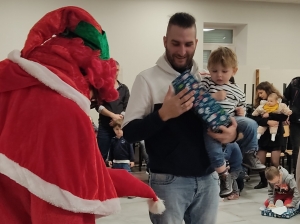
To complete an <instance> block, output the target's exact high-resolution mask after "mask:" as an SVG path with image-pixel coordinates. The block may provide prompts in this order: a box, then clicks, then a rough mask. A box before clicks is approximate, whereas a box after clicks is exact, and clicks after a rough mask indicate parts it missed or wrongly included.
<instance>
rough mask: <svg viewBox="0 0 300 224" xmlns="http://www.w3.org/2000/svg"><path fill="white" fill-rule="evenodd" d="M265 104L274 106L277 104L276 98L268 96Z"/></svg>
mask: <svg viewBox="0 0 300 224" xmlns="http://www.w3.org/2000/svg"><path fill="white" fill-rule="evenodd" d="M267 104H268V106H270V107H272V106H275V105H276V104H277V100H276V99H275V98H274V97H268V102H267Z"/></svg>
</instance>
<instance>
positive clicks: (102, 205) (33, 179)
mask: <svg viewBox="0 0 300 224" xmlns="http://www.w3.org/2000/svg"><path fill="white" fill-rule="evenodd" d="M0 173H2V174H4V175H5V176H7V177H9V178H10V179H12V180H14V181H16V182H17V183H18V184H20V185H21V186H23V187H25V188H27V189H28V191H30V192H31V193H32V194H34V195H36V196H37V197H39V198H41V199H43V200H44V201H47V202H48V203H50V204H52V205H54V206H56V207H60V208H63V209H65V210H68V211H72V212H76V213H89V214H96V215H100V216H107V215H110V214H113V213H115V212H117V211H119V210H120V201H119V198H114V199H109V200H106V201H100V200H87V199H82V198H79V197H77V196H75V195H73V194H71V193H70V192H68V191H66V190H63V189H61V188H59V187H58V186H56V185H54V184H51V183H48V182H46V181H44V180H43V179H41V178H40V177H39V176H37V175H35V174H34V173H32V172H30V171H29V170H28V169H26V168H24V167H21V166H20V165H19V164H17V163H16V162H14V161H12V160H11V159H9V158H7V157H6V156H5V155H4V154H2V153H0Z"/></svg>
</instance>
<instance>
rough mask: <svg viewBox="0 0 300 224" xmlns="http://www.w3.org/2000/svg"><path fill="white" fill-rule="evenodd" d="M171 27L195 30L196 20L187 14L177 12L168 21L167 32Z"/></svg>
mask: <svg viewBox="0 0 300 224" xmlns="http://www.w3.org/2000/svg"><path fill="white" fill-rule="evenodd" d="M172 25H174V26H179V27H181V28H191V27H195V29H196V19H195V18H194V17H193V16H192V15H190V14H188V13H185V12H177V13H175V14H174V15H173V16H171V18H170V19H169V23H168V30H169V28H170V26H172Z"/></svg>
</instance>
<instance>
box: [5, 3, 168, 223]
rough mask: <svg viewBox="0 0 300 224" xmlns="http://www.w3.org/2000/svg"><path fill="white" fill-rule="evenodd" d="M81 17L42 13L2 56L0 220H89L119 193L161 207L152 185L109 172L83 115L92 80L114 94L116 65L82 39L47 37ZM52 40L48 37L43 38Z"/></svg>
mask: <svg viewBox="0 0 300 224" xmlns="http://www.w3.org/2000/svg"><path fill="white" fill-rule="evenodd" d="M79 21H85V22H88V23H89V24H91V25H93V26H94V27H96V28H97V30H98V31H99V32H101V31H102V30H101V27H100V25H99V24H98V23H97V22H96V21H95V20H94V19H93V18H92V17H91V16H90V15H89V14H88V13H87V12H86V11H84V10H82V9H80V8H77V7H64V8H61V9H58V10H55V11H53V12H50V13H48V14H47V15H46V16H44V17H43V18H42V19H41V20H40V21H39V22H38V23H37V24H36V25H35V26H34V27H33V28H32V30H31V31H30V33H29V35H28V39H27V41H26V43H25V46H24V48H23V50H22V53H21V52H19V51H13V52H11V53H10V54H9V55H8V59H6V60H4V61H2V62H0V222H1V223H5V224H18V223H22V224H27V223H38V224H41V223H43V224H48V223H49V224H50V223H51V224H52V223H56V224H60V223H61V224H66V223H72V224H73V223H76V224H77V223H78V224H79V223H95V217H102V216H107V215H110V214H112V213H115V212H117V211H118V210H119V209H120V202H119V200H118V198H117V197H118V196H120V197H122V196H140V197H146V198H151V199H150V200H149V207H150V212H153V213H157V214H161V213H162V212H163V211H164V210H165V207H164V205H163V203H162V202H161V201H160V200H159V199H158V198H157V197H156V195H155V193H154V192H153V190H152V189H151V188H150V187H149V186H148V185H146V184H144V183H143V182H141V181H139V180H138V179H136V178H134V177H133V176H132V175H130V174H129V173H128V172H127V171H125V170H108V169H106V166H105V164H104V161H103V160H102V157H101V155H100V151H99V149H98V146H97V144H96V139H95V135H94V131H93V128H92V125H91V122H90V119H89V117H88V114H89V110H90V100H89V94H90V86H92V87H93V88H94V89H97V91H98V93H99V96H98V99H99V100H102V99H103V100H106V101H108V100H113V99H115V98H116V97H117V91H116V90H115V89H114V80H115V76H114V75H115V63H114V61H113V60H112V59H109V60H100V59H99V54H100V52H99V51H97V50H92V49H90V48H89V47H87V46H85V45H84V44H83V40H82V39H81V38H64V37H60V36H59V35H58V36H57V37H52V35H53V34H60V33H61V32H63V31H64V30H65V28H66V27H67V28H68V29H70V30H71V31H72V29H74V27H75V26H76V24H78V22H79ZM49 38H50V39H49Z"/></svg>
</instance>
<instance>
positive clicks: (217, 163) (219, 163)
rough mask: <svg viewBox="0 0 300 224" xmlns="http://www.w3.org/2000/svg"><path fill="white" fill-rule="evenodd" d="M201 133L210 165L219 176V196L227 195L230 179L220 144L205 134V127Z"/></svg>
mask: <svg viewBox="0 0 300 224" xmlns="http://www.w3.org/2000/svg"><path fill="white" fill-rule="evenodd" d="M203 135H204V142H205V147H206V150H207V154H208V157H209V159H210V162H211V167H212V168H214V170H215V171H216V172H217V173H218V174H219V176H220V188H221V189H220V197H227V196H228V195H229V194H231V192H232V179H231V176H230V175H229V173H228V168H227V167H226V162H225V158H224V153H223V149H222V144H221V143H220V142H218V141H216V140H214V139H213V138H211V137H210V136H209V135H208V134H207V130H206V129H205V130H204V134H203Z"/></svg>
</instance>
